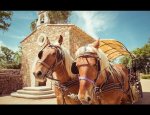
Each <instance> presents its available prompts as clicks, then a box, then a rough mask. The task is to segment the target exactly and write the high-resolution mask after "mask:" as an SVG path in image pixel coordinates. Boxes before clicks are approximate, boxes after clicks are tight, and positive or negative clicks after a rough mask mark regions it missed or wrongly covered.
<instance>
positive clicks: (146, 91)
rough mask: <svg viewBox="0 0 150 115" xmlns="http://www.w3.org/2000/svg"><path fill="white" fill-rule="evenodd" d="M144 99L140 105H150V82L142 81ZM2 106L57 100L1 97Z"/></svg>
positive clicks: (53, 102)
mask: <svg viewBox="0 0 150 115" xmlns="http://www.w3.org/2000/svg"><path fill="white" fill-rule="evenodd" d="M141 84H142V89H143V96H144V97H143V99H142V102H141V103H140V104H150V80H147V79H141ZM0 104H34V105H35V104H44V105H45V104H50V105H53V104H57V102H56V98H52V99H23V98H16V97H11V96H2V97H0Z"/></svg>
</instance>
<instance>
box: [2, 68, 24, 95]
mask: <svg viewBox="0 0 150 115" xmlns="http://www.w3.org/2000/svg"><path fill="white" fill-rule="evenodd" d="M22 86H23V81H22V76H21V74H20V70H19V69H5V70H0V96H2V95H7V94H10V93H12V92H15V91H17V90H18V89H21V88H22Z"/></svg>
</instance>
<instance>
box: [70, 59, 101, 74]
mask: <svg viewBox="0 0 150 115" xmlns="http://www.w3.org/2000/svg"><path fill="white" fill-rule="evenodd" d="M96 65H97V68H98V71H101V66H100V62H99V59H97V64H96ZM71 72H72V73H73V74H79V70H78V67H77V66H76V62H73V63H72V66H71Z"/></svg>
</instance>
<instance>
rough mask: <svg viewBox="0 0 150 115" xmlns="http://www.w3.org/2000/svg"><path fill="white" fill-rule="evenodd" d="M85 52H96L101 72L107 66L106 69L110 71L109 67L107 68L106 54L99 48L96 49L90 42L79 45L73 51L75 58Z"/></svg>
mask: <svg viewBox="0 0 150 115" xmlns="http://www.w3.org/2000/svg"><path fill="white" fill-rule="evenodd" d="M87 52H88V53H96V54H97V55H98V57H99V58H100V65H101V72H102V71H103V70H104V69H105V68H107V70H108V71H110V69H109V66H110V62H109V60H108V58H107V56H106V54H105V53H104V52H103V51H102V50H101V49H100V48H98V49H96V48H94V47H93V46H92V45H91V44H88V45H85V46H82V47H80V48H79V49H78V50H77V51H76V53H75V55H76V58H77V57H79V56H81V55H84V54H85V53H87ZM102 74H103V73H102Z"/></svg>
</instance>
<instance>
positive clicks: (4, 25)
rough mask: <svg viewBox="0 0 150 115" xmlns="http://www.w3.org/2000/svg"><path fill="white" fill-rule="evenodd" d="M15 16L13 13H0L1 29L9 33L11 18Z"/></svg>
mask: <svg viewBox="0 0 150 115" xmlns="http://www.w3.org/2000/svg"><path fill="white" fill-rule="evenodd" d="M12 15H13V12H12V11H0V29H1V30H4V31H7V30H8V27H9V26H10V22H8V20H11V17H12Z"/></svg>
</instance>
